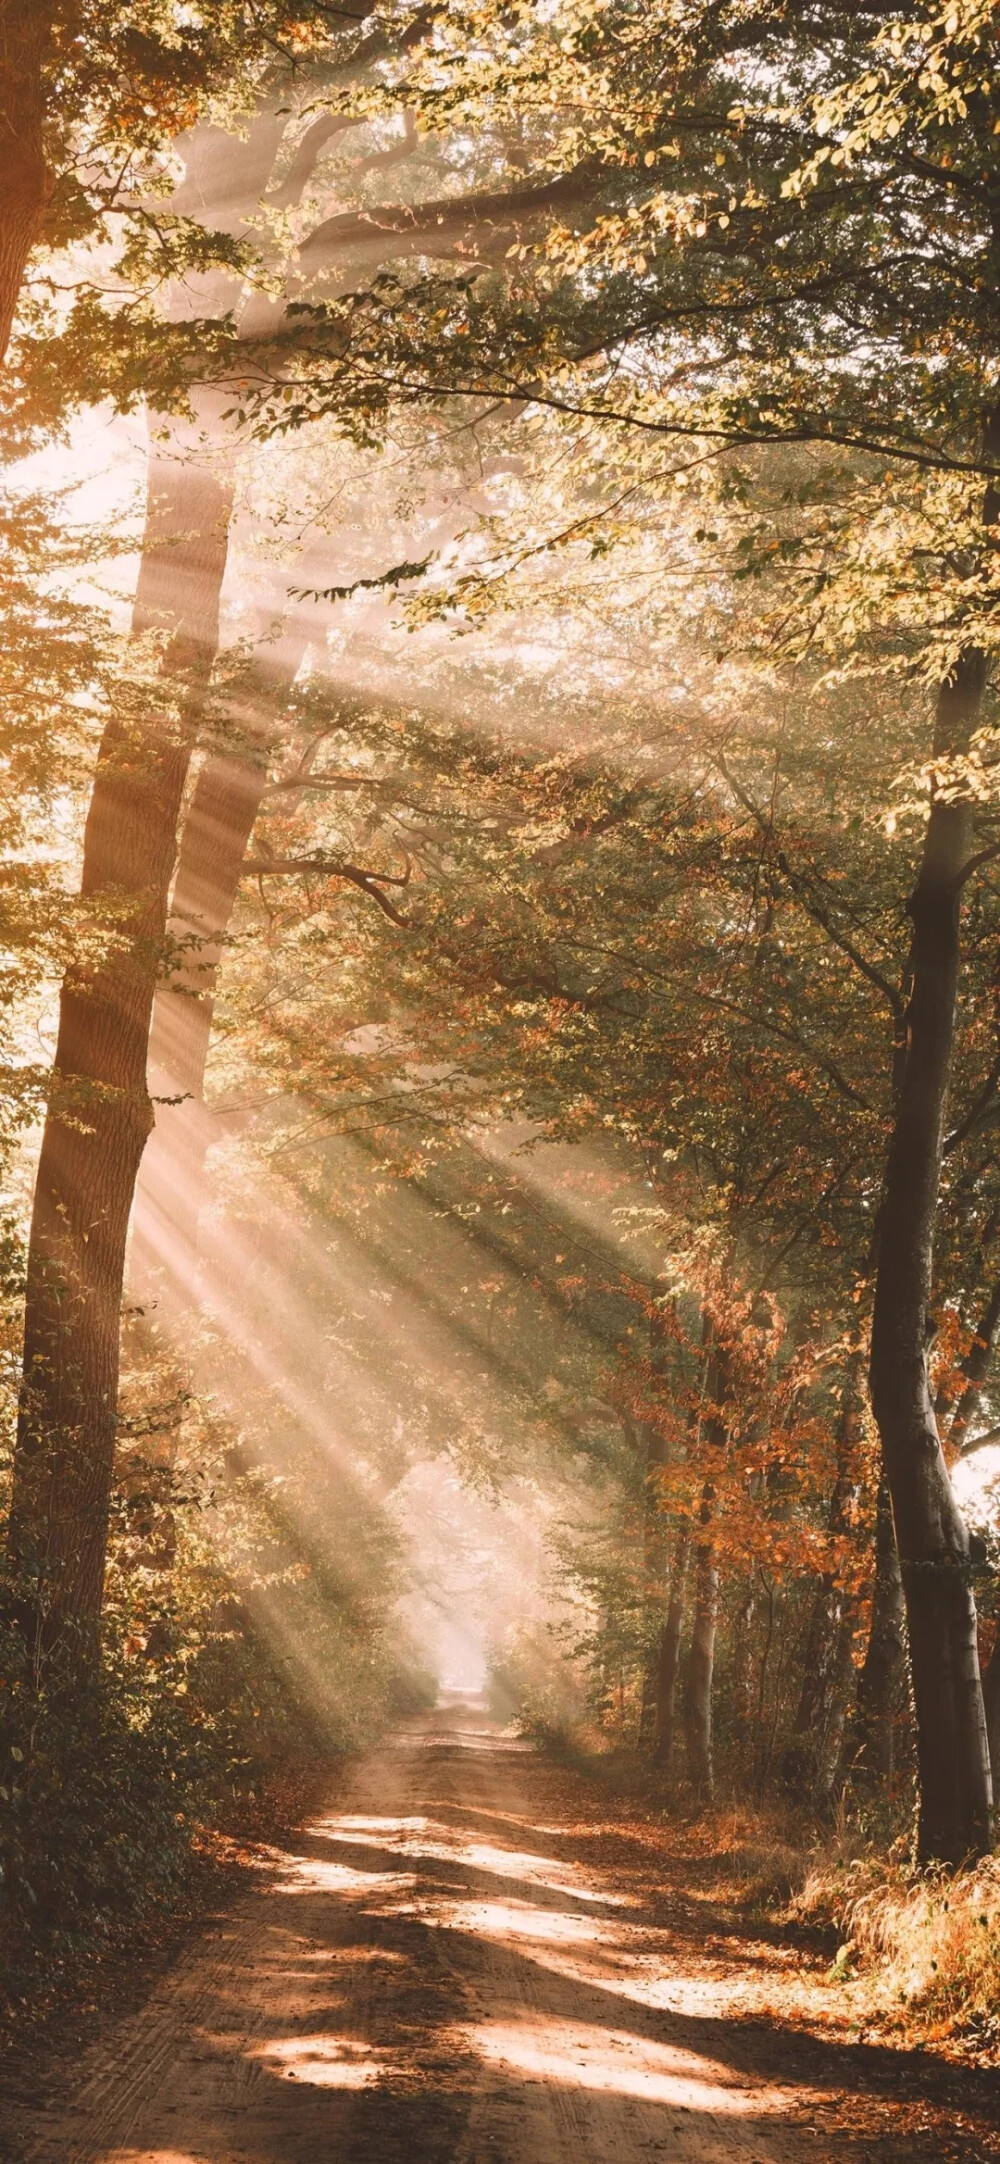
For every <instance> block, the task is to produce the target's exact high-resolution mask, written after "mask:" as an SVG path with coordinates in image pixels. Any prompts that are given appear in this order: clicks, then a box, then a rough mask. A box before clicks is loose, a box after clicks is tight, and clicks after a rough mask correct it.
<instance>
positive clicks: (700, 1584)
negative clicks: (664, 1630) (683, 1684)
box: [684, 1345, 729, 1803]
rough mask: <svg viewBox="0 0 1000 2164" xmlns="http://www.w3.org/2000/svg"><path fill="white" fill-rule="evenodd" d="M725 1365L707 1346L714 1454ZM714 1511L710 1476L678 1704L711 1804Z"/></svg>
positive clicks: (694, 1774) (702, 1799) (694, 1771)
mask: <svg viewBox="0 0 1000 2164" xmlns="http://www.w3.org/2000/svg"><path fill="white" fill-rule="evenodd" d="M727 1368H728V1363H727V1360H726V1356H725V1351H724V1349H721V1348H719V1347H718V1346H717V1345H713V1347H712V1350H711V1353H710V1355H709V1366H708V1376H707V1383H708V1397H709V1401H710V1410H709V1411H708V1412H707V1414H706V1417H705V1421H704V1432H705V1440H706V1442H707V1443H709V1444H710V1445H711V1446H713V1447H714V1449H715V1450H717V1451H718V1452H719V1453H721V1452H723V1451H724V1450H725V1449H726V1446H727V1444H728V1441H729V1433H728V1429H727V1426H726V1421H725V1415H724V1406H725V1401H726V1397H727V1395H728V1389H729V1378H728V1372H727ZM714 1515H715V1486H714V1483H713V1482H712V1481H711V1480H706V1482H705V1484H704V1487H703V1489H702V1493H701V1505H700V1508H699V1512H698V1525H699V1532H698V1536H697V1538H696V1540H695V1544H694V1559H695V1584H694V1613H693V1617H692V1624H691V1646H690V1651H689V1654H688V1672H687V1688H686V1692H685V1704H684V1727H685V1733H686V1740H687V1760H688V1774H689V1777H690V1781H691V1786H692V1788H693V1789H694V1792H695V1796H696V1797H697V1799H698V1802H699V1803H711V1801H712V1797H713V1795H714V1793H715V1767H714V1750H713V1719H712V1715H713V1690H714V1683H715V1640H716V1635H717V1631H718V1622H719V1570H718V1564H717V1561H716V1555H715V1543H714V1541H713V1538H712V1520H713V1518H714Z"/></svg>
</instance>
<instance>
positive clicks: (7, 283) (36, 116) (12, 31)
mask: <svg viewBox="0 0 1000 2164" xmlns="http://www.w3.org/2000/svg"><path fill="white" fill-rule="evenodd" d="M53 14H54V8H53V7H52V5H51V4H48V0H0V140H2V146H3V147H2V150H0V361H2V360H3V357H4V354H5V353H6V351H7V347H8V345H9V343H10V334H11V328H12V325H13V322H14V315H15V312H16V309H17V304H18V300H19V298H20V293H21V287H22V285H23V283H24V273H25V268H26V265H27V261H28V257H29V255H30V254H31V251H32V248H33V247H34V245H35V242H36V241H37V239H38V236H39V233H40V232H41V227H42V220H43V218H44V215H45V206H46V204H47V202H48V198H49V193H50V188H51V181H50V176H49V172H48V168H47V166H46V162H45V146H44V128H45V83H44V71H45V67H46V63H47V61H48V57H49V51H50V46H51V40H52V18H53Z"/></svg>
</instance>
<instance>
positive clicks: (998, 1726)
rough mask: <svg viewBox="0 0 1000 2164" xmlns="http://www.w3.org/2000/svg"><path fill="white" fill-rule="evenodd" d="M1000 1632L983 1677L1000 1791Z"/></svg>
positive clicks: (988, 1731)
mask: <svg viewBox="0 0 1000 2164" xmlns="http://www.w3.org/2000/svg"><path fill="white" fill-rule="evenodd" d="M998 1648H1000V1631H998V1632H997V1635H996V1638H995V1640H994V1644H993V1651H992V1653H991V1654H990V1658H989V1661H988V1662H987V1665H986V1671H985V1674H984V1676H983V1705H984V1707H985V1710H986V1734H987V1737H988V1740H989V1747H990V1765H991V1767H992V1769H993V1785H994V1788H995V1789H996V1790H998V1791H1000V1654H998Z"/></svg>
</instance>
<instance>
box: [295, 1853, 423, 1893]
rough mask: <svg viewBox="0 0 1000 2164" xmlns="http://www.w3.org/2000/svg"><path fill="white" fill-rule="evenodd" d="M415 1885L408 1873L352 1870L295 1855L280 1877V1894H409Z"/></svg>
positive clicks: (325, 1861) (326, 1861)
mask: <svg viewBox="0 0 1000 2164" xmlns="http://www.w3.org/2000/svg"><path fill="white" fill-rule="evenodd" d="M416 1883H417V1882H416V1879H415V1878H414V1876H413V1873H412V1872H411V1871H355V1870H353V1869H352V1867H351V1865H350V1864H346V1863H332V1862H329V1861H328V1860H327V1858H326V1857H322V1856H296V1857H295V1858H294V1860H293V1861H292V1863H291V1865H290V1867H289V1869H288V1870H287V1871H285V1872H283V1873H282V1878H281V1887H282V1892H284V1893H375V1892H378V1891H384V1889H385V1888H386V1887H387V1886H394V1887H398V1888H399V1889H400V1890H401V1891H402V1889H403V1888H405V1889H406V1890H407V1891H408V1892H409V1891H412V1889H413V1887H414V1886H415V1885H416Z"/></svg>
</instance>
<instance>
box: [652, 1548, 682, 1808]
mask: <svg viewBox="0 0 1000 2164" xmlns="http://www.w3.org/2000/svg"><path fill="white" fill-rule="evenodd" d="M690 1550H691V1535H690V1533H689V1531H688V1528H687V1526H682V1527H681V1530H680V1532H679V1533H678V1535H677V1540H676V1544H675V1547H674V1562H673V1569H672V1571H671V1573H670V1596H669V1599H668V1601H667V1612H666V1616H665V1617H664V1621H663V1627H662V1629H661V1631H660V1640H659V1644H658V1646H657V1649H656V1655H657V1658H656V1676H655V1707H654V1720H653V1743H652V1754H651V1755H652V1761H653V1764H654V1766H655V1767H656V1769H657V1772H658V1773H662V1774H663V1775H664V1776H665V1778H666V1779H667V1780H669V1778H670V1772H671V1767H672V1763H673V1755H674V1738H675V1735H676V1732H677V1679H678V1676H679V1674H680V1665H681V1635H682V1632H683V1629H684V1595H685V1591H686V1588H687V1573H688V1557H689V1554H690Z"/></svg>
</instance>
